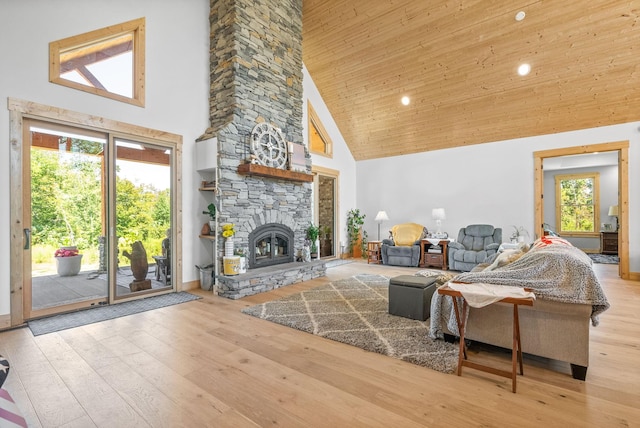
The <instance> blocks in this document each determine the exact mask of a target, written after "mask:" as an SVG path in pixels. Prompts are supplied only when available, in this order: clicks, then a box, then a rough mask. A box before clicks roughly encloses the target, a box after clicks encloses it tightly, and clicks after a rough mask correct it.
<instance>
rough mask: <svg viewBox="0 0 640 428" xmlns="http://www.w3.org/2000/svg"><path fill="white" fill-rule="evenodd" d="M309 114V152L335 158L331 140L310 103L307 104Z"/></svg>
mask: <svg viewBox="0 0 640 428" xmlns="http://www.w3.org/2000/svg"><path fill="white" fill-rule="evenodd" d="M307 113H308V116H309V150H310V151H311V153H316V154H319V155H324V156H328V157H333V143H332V142H331V138H329V134H328V133H327V131H326V129H324V126H323V125H322V122H320V118H319V117H318V115H317V114H316V111H315V110H314V109H313V106H311V103H309V102H307Z"/></svg>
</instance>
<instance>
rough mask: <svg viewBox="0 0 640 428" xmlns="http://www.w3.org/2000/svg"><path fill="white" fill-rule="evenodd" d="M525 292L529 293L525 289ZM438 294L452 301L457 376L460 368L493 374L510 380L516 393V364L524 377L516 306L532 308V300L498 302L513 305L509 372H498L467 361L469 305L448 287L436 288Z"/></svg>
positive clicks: (458, 293) (460, 295) (507, 298)
mask: <svg viewBox="0 0 640 428" xmlns="http://www.w3.org/2000/svg"><path fill="white" fill-rule="evenodd" d="M525 290H527V291H531V290H529V289H526V288H525ZM438 293H439V294H443V295H445V296H451V300H453V308H454V311H455V314H456V323H457V324H458V331H459V332H460V352H459V354H458V376H462V366H467V367H471V368H472V369H476V370H480V371H483V372H487V373H491V374H495V375H498V376H502V377H506V378H510V379H511V390H512V391H513V392H514V393H515V392H516V364H517V363H519V365H520V375H524V371H523V367H522V344H521V343H520V317H519V316H518V305H525V306H533V298H531V297H505V298H504V299H502V300H500V302H503V303H511V304H512V305H513V344H512V347H511V371H510V372H509V371H507V370H500V369H497V368H494V367H490V366H486V365H484V364H479V363H474V362H472V361H469V360H468V359H467V346H466V344H465V343H464V332H465V329H466V327H467V325H466V318H465V316H464V314H466V313H467V309H468V307H469V304H468V303H467V301H466V299H465V298H464V296H463V295H462V293H461V292H459V291H458V290H454V289H452V288H449V286H448V285H445V286H443V287H440V288H438ZM456 297H461V298H462V311H460V307H459V305H458V299H456Z"/></svg>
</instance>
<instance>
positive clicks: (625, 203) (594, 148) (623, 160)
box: [533, 141, 637, 279]
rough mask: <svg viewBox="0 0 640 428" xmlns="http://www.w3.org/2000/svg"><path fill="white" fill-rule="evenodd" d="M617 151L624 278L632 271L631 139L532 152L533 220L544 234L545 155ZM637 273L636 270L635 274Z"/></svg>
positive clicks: (619, 271)
mask: <svg viewBox="0 0 640 428" xmlns="http://www.w3.org/2000/svg"><path fill="white" fill-rule="evenodd" d="M614 151H617V152H618V206H619V207H620V211H619V212H620V215H619V217H618V219H619V220H618V221H619V230H618V255H619V257H620V263H619V264H618V273H619V275H620V278H622V279H632V278H631V277H632V275H631V273H630V272H629V141H614V142H610V143H601V144H590V145H583V146H575V147H565V148H560V149H551V150H542V151H537V152H533V157H534V198H535V199H534V209H535V214H534V220H535V223H534V224H535V229H534V233H535V234H536V237H540V236H542V231H543V222H544V216H543V212H544V199H543V194H544V192H543V190H544V171H543V168H542V162H543V160H544V159H545V158H551V157H558V156H568V155H578V154H587V153H595V152H614ZM635 276H637V274H634V277H635Z"/></svg>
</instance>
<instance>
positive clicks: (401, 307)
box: [389, 275, 438, 321]
mask: <svg viewBox="0 0 640 428" xmlns="http://www.w3.org/2000/svg"><path fill="white" fill-rule="evenodd" d="M437 278H438V277H437V276H414V275H400V276H396V277H394V278H391V279H390V280H389V313H390V314H391V315H398V316H401V317H405V318H411V319H414V320H420V321H424V320H426V319H427V318H429V315H430V314H431V296H433V293H434V291H436V284H435V282H436V279H437Z"/></svg>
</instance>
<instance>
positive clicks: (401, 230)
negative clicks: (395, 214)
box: [382, 223, 427, 267]
mask: <svg viewBox="0 0 640 428" xmlns="http://www.w3.org/2000/svg"><path fill="white" fill-rule="evenodd" d="M426 234H427V229H426V228H425V227H424V226H422V225H421V224H417V223H403V224H397V225H395V226H393V227H392V228H391V239H384V240H383V241H382V263H383V264H385V265H393V266H413V267H415V266H418V264H420V240H421V239H422V238H424V237H425V236H427V235H426Z"/></svg>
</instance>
